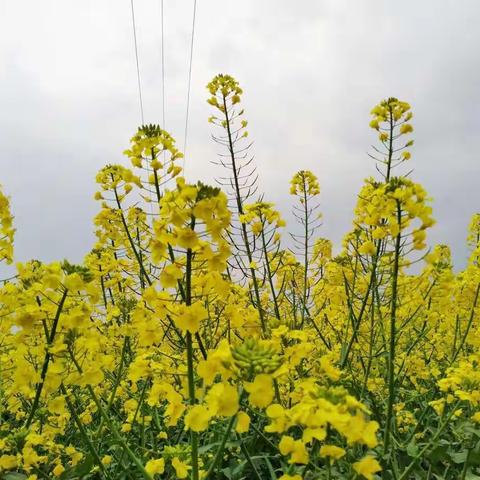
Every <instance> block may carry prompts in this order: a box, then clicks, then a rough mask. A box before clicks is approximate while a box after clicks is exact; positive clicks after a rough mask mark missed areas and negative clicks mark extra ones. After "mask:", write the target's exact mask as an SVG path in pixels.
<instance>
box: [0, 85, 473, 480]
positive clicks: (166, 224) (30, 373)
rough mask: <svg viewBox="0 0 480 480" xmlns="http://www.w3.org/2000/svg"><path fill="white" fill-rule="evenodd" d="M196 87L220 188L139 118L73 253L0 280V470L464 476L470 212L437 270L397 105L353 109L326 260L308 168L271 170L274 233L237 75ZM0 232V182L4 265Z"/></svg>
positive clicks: (43, 475) (36, 475)
mask: <svg viewBox="0 0 480 480" xmlns="http://www.w3.org/2000/svg"><path fill="white" fill-rule="evenodd" d="M208 95H209V96H208V103H209V104H210V105H211V108H212V116H211V117H210V118H209V122H210V123H211V124H212V134H213V138H214V140H215V141H216V142H217V144H218V146H219V149H220V150H221V156H220V157H219V163H220V164H221V165H222V166H223V167H222V168H223V169H224V170H223V172H222V177H221V178H222V180H221V182H220V183H221V185H220V186H215V187H213V186H209V185H204V184H202V183H200V182H199V183H196V184H188V183H187V182H186V180H185V179H184V177H183V176H182V168H181V166H180V164H181V158H182V157H183V155H182V153H181V152H180V151H179V150H178V149H177V147H176V144H175V140H174V139H173V138H172V136H171V135H170V134H169V133H167V132H166V131H164V130H162V129H160V127H158V126H156V125H144V126H141V127H140V128H139V129H138V131H137V132H136V133H135V135H134V136H133V137H132V139H131V142H130V146H129V148H128V149H127V150H126V151H125V155H126V156H127V157H128V162H129V163H130V165H131V167H130V168H127V167H126V166H122V165H107V166H105V167H104V168H103V169H102V170H101V171H100V172H99V173H98V175H97V178H96V181H97V183H98V192H97V193H96V195H95V198H96V200H98V202H99V203H98V205H99V211H98V214H97V215H96V217H95V218H94V228H95V234H96V243H95V244H94V245H92V249H91V251H90V253H89V254H88V255H87V256H86V257H85V259H84V262H83V263H82V264H81V265H72V264H70V263H69V262H68V261H59V262H55V263H51V264H44V263H41V262H39V261H36V260H32V261H30V262H26V263H23V264H17V267H16V276H15V277H14V278H13V279H10V280H6V281H4V282H2V284H1V287H0V477H1V478H5V479H8V480H14V479H15V480H20V479H28V480H40V479H49V478H59V479H80V478H81V479H111V480H114V479H142V478H143V479H177V478H178V479H184V478H188V479H192V480H198V479H227V480H241V479H281V480H301V479H305V480H314V479H368V480H372V479H378V478H383V479H392V480H394V479H395V480H407V479H419V480H424V479H432V480H433V479H452V480H456V479H462V480H466V479H470V480H473V479H476V478H480V426H479V423H480V365H479V364H480V353H479V346H480V323H479V315H480V310H479V309H480V307H479V305H478V303H479V293H480V264H479V258H480V214H475V215H473V217H472V222H471V226H470V231H469V232H468V239H467V241H468V243H469V246H470V252H471V254H470V259H469V261H468V264H467V266H466V268H465V269H464V270H463V271H459V272H454V270H453V266H452V263H451V258H450V252H449V248H448V247H447V246H446V245H437V246H435V247H432V248H428V247H427V243H426V242H427V236H428V230H429V228H430V227H431V226H432V225H433V224H434V219H433V217H432V207H431V199H430V198H429V196H428V194H427V192H426V191H425V190H424V188H423V187H422V186H421V185H419V184H418V183H415V182H414V180H413V177H414V174H407V172H409V171H410V168H408V167H410V163H408V164H407V162H413V159H412V158H411V157H412V153H411V149H410V147H411V146H412V145H413V140H412V132H413V125H412V117H413V114H412V111H411V108H410V105H409V104H408V103H406V102H404V101H400V100H397V99H395V98H389V99H386V100H384V101H382V102H380V103H379V104H378V105H377V106H375V107H374V108H373V110H372V111H371V122H370V127H371V128H372V131H373V133H374V135H375V136H376V139H377V140H376V144H375V146H374V147H373V150H372V151H371V156H372V161H375V162H376V164H377V170H378V175H377V178H368V179H366V180H365V184H364V186H363V187H362V188H361V191H360V192H359V194H358V201H357V205H356V208H355V211H354V214H353V224H352V228H351V231H350V232H347V233H346V235H345V237H344V241H343V245H342V249H341V252H340V254H338V255H336V256H334V255H333V253H332V251H333V247H332V244H331V242H330V241H329V240H328V239H325V238H322V237H321V236H320V234H321V228H320V218H321V214H320V209H319V200H320V196H321V185H320V183H319V180H318V179H317V177H316V176H315V175H314V173H312V172H310V171H304V170H302V171H299V172H298V173H297V174H295V175H294V177H293V178H292V180H291V190H290V198H291V203H292V208H293V214H294V217H295V219H296V220H297V221H298V225H297V226H296V227H295V229H293V228H292V231H295V232H297V233H292V234H291V235H289V233H288V229H287V226H286V224H285V222H284V221H283V219H282V218H281V215H280V213H279V212H278V211H276V210H275V206H274V205H273V204H272V203H269V202H268V201H267V200H266V198H268V192H266V195H265V196H262V195H260V192H258V191H257V181H256V172H255V160H254V159H253V158H252V155H251V153H250V150H251V140H250V138H249V136H248V130H247V127H248V122H247V120H246V118H245V112H244V110H243V108H242V95H243V91H242V89H241V88H240V86H239V84H238V82H237V81H236V80H235V79H233V78H232V77H230V76H228V75H218V76H216V77H215V78H214V79H213V80H212V81H211V82H210V83H209V85H208ZM366 121H368V119H366ZM366 141H368V139H366ZM212 184H213V180H212ZM285 194H286V195H287V194H288V192H285ZM473 213H474V212H472V214H473ZM13 225H14V219H13V217H12V213H11V211H10V202H9V199H8V196H7V194H6V192H5V190H2V191H0V260H1V261H4V262H6V263H12V262H13V260H14V248H13V247H14V227H13ZM298 232H300V233H298Z"/></svg>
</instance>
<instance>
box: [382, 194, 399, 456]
mask: <svg viewBox="0 0 480 480" xmlns="http://www.w3.org/2000/svg"><path fill="white" fill-rule="evenodd" d="M401 221H402V211H401V208H400V202H399V201H398V200H397V222H398V227H399V228H401V225H402V224H401ZM401 238H402V237H401V233H400V232H398V235H397V238H396V240H395V258H394V264H393V277H392V303H391V309H390V342H389V351H388V402H387V415H386V421H385V436H384V445H383V447H384V448H383V450H384V453H386V452H387V451H388V449H389V447H390V436H391V431H392V423H393V406H394V403H395V346H396V338H395V337H396V320H397V295H398V292H397V288H398V271H399V263H400V245H401Z"/></svg>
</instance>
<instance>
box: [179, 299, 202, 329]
mask: <svg viewBox="0 0 480 480" xmlns="http://www.w3.org/2000/svg"><path fill="white" fill-rule="evenodd" d="M207 317H208V313H207V311H206V310H205V307H204V306H203V305H201V304H200V303H199V302H196V303H194V304H193V305H188V306H187V305H184V306H182V307H181V308H180V309H179V311H178V313H177V315H176V317H175V323H176V324H177V326H178V327H179V328H180V329H181V330H182V331H183V332H187V331H188V332H190V333H195V332H197V331H198V329H199V328H200V322H201V321H202V320H204V319H205V318H207Z"/></svg>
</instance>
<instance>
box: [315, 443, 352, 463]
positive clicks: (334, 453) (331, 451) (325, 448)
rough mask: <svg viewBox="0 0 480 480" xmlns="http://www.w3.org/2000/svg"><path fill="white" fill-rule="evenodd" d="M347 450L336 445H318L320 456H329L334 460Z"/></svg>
mask: <svg viewBox="0 0 480 480" xmlns="http://www.w3.org/2000/svg"><path fill="white" fill-rule="evenodd" d="M346 453H347V452H346V451H345V450H344V449H343V448H340V447H337V446H336V445H322V446H321V447H320V456H322V457H330V458H333V459H334V460H339V459H340V458H342V457H343V456H344V455H345V454H346Z"/></svg>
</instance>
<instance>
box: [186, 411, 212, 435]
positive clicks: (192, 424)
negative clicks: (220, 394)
mask: <svg viewBox="0 0 480 480" xmlns="http://www.w3.org/2000/svg"><path fill="white" fill-rule="evenodd" d="M211 417H212V413H211V412H210V410H209V409H208V408H207V407H205V406H204V405H194V406H193V407H191V408H190V409H189V410H188V411H187V414H186V415H185V426H186V427H187V428H189V429H190V430H193V431H194V432H203V431H204V430H206V429H207V427H208V422H209V421H210V418H211Z"/></svg>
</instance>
